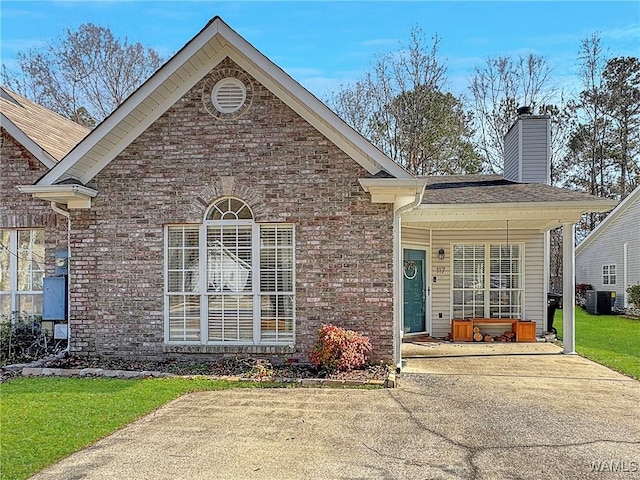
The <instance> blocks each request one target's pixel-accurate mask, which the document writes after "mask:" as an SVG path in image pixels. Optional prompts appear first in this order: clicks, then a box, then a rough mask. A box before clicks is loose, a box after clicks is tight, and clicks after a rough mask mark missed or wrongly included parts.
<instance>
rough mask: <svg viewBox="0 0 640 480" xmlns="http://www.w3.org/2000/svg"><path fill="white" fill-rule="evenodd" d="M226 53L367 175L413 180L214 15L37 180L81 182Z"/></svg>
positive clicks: (142, 130) (95, 172) (46, 182)
mask: <svg viewBox="0 0 640 480" xmlns="http://www.w3.org/2000/svg"><path fill="white" fill-rule="evenodd" d="M225 57H229V58H231V59H232V60H233V61H234V62H236V63H237V64H238V65H239V66H240V67H241V68H243V69H245V70H246V71H247V73H249V74H250V75H252V76H253V77H254V78H255V79H256V80H257V81H258V82H260V83H262V84H263V85H264V86H265V87H266V88H268V89H269V90H270V91H271V92H273V94H274V95H276V96H277V97H278V98H280V99H281V100H282V101H283V102H284V103H286V104H287V105H288V106H289V107H291V108H292V109H293V110H294V111H295V112H296V113H298V114H299V115H300V116H301V117H303V118H304V119H305V120H306V121H307V122H309V123H310V124H311V125H312V126H314V127H315V128H316V129H318V131H320V132H321V133H322V134H323V135H325V136H326V137H327V138H328V139H329V140H331V141H332V142H333V143H334V144H335V145H336V146H337V147H338V148H340V149H341V150H342V151H344V152H345V153H346V154H347V155H349V156H350V157H351V158H353V159H354V160H355V161H357V162H358V163H359V164H360V165H362V167H363V168H365V169H366V170H367V171H368V172H369V173H370V174H372V175H374V174H376V173H378V171H380V170H386V171H387V172H388V173H390V174H391V175H393V176H395V177H398V178H413V177H412V175H411V174H409V173H408V172H407V171H406V170H404V169H403V168H402V167H400V166H399V165H398V164H396V163H395V162H394V161H393V160H391V159H390V158H389V157H387V156H386V155H384V154H383V153H382V152H381V151H380V150H379V149H377V148H376V147H374V146H373V145H372V144H371V143H369V142H368V141H367V140H366V139H365V138H364V137H362V136H361V135H360V134H359V133H357V132H356V131H355V130H353V129H352V128H351V127H349V126H348V125H347V124H346V123H345V122H344V121H342V120H341V119H340V118H339V117H338V116H337V115H336V114H335V113H333V112H332V111H331V110H330V109H329V108H328V107H327V106H325V105H324V104H323V103H322V102H320V101H319V100H318V99H317V98H316V97H314V96H313V95H312V94H311V93H310V92H308V91H307V90H306V89H305V88H303V87H302V86H301V85H300V84H299V83H298V82H296V81H295V80H293V79H292V78H291V77H290V76H289V75H287V74H286V73H285V72H284V71H283V70H282V69H281V68H279V67H278V66H276V65H275V64H274V63H272V62H271V61H270V60H269V59H267V57H265V56H264V55H262V54H261V53H260V52H259V51H258V50H256V49H255V48H254V47H253V46H252V45H251V44H249V43H248V42H247V41H246V40H244V39H243V38H242V37H241V36H240V35H238V34H237V33H236V32H235V31H233V30H232V29H231V28H230V27H229V26H228V25H227V24H225V23H224V22H223V21H222V20H221V19H220V18H219V17H216V18H215V19H214V20H212V21H211V22H210V23H209V24H208V25H207V26H206V27H205V28H204V29H203V30H202V31H201V32H200V33H198V34H197V35H196V36H195V37H194V38H193V39H192V40H191V41H189V42H188V43H187V44H186V45H185V46H184V47H183V48H182V49H181V50H180V51H179V52H178V53H177V54H176V55H175V56H174V57H173V58H171V59H170V60H169V61H168V62H167V63H165V64H164V65H163V66H162V67H161V68H160V69H159V70H158V71H157V72H156V73H154V74H153V75H152V76H151V77H150V78H149V79H148V80H147V81H146V82H145V83H144V84H143V85H142V86H141V87H140V88H138V90H136V91H135V92H134V93H133V94H132V95H131V96H130V97H129V98H128V99H127V100H126V101H125V102H124V103H123V104H122V105H120V107H118V108H117V109H116V110H115V111H114V112H113V113H112V114H111V115H110V116H109V117H107V118H106V119H105V120H104V121H103V122H102V123H101V124H100V125H98V127H96V128H95V129H94V130H93V131H92V132H91V133H90V134H89V135H88V136H87V137H86V138H85V139H84V140H83V141H82V142H80V143H79V144H78V145H77V146H76V147H75V148H74V149H73V150H72V151H71V152H70V153H69V154H68V155H67V156H66V157H65V158H63V159H62V160H61V161H60V162H59V163H58V164H57V165H56V166H55V167H54V168H53V169H52V170H51V171H50V172H49V173H48V174H47V175H45V176H44V177H43V178H42V179H41V180H40V181H39V182H38V184H39V185H52V184H54V183H56V182H58V181H60V180H64V179H66V178H74V179H77V180H79V181H80V182H82V183H83V184H86V183H88V182H89V181H91V180H92V179H93V177H95V175H97V174H98V173H99V172H100V171H101V170H102V169H103V168H105V167H106V166H107V165H108V164H109V162H111V160H113V159H114V158H115V157H116V156H117V155H118V154H119V153H120V152H122V151H123V150H124V149H125V148H126V147H127V146H128V145H129V144H130V143H131V142H133V141H134V140H135V139H136V138H137V137H138V136H139V135H140V134H141V133H143V132H144V131H145V130H146V129H147V128H148V127H149V126H150V125H151V124H152V123H153V122H154V121H156V120H157V119H158V118H159V117H160V116H161V115H162V114H163V113H164V112H165V111H167V110H168V109H169V108H170V107H171V106H172V105H173V104H174V103H175V102H176V101H178V99H180V98H181V97H182V96H183V95H184V94H186V93H187V92H188V91H189V90H190V89H191V88H192V87H193V86H194V85H195V84H196V83H198V82H199V81H200V80H201V79H202V78H203V77H204V76H205V75H207V74H208V73H209V72H210V71H211V70H212V69H213V68H215V67H216V65H218V64H219V63H220V62H221V61H222V60H223V59H224V58H225Z"/></svg>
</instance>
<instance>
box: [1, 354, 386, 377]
mask: <svg viewBox="0 0 640 480" xmlns="http://www.w3.org/2000/svg"><path fill="white" fill-rule="evenodd" d="M42 366H43V367H47V368H68V369H83V368H102V369H105V370H129V371H157V372H164V373H172V374H175V375H211V376H215V377H227V376H228V377H243V378H249V379H256V380H263V379H265V378H269V377H271V378H289V379H305V378H323V379H332V380H386V379H387V376H388V374H389V367H388V366H387V365H386V364H377V365H367V366H366V367H365V368H363V369H360V370H352V371H350V372H335V373H328V372H325V371H323V370H317V369H316V368H314V367H313V365H311V364H309V363H284V364H282V365H273V364H271V363H270V362H269V361H268V360H265V359H256V358H223V359H219V360H214V361H209V362H185V361H178V360H169V361H163V362H151V361H138V360H124V359H105V358H84V357H66V358H62V359H59V360H54V361H51V362H48V363H46V364H45V365H42ZM9 378H10V377H9Z"/></svg>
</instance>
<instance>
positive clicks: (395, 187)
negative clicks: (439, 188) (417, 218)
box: [358, 178, 425, 204]
mask: <svg viewBox="0 0 640 480" xmlns="http://www.w3.org/2000/svg"><path fill="white" fill-rule="evenodd" d="M358 182H360V185H361V186H362V188H363V189H364V191H365V192H367V193H369V194H370V195H371V202H372V203H394V204H395V203H397V201H398V200H399V199H403V198H408V197H411V201H413V200H414V199H415V198H416V195H420V193H421V192H422V188H423V187H424V182H425V181H424V180H423V179H418V178H411V179H398V178H360V179H358Z"/></svg>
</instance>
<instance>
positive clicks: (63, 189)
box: [17, 184, 98, 210]
mask: <svg viewBox="0 0 640 480" xmlns="http://www.w3.org/2000/svg"><path fill="white" fill-rule="evenodd" d="M17 188H18V190H19V191H20V192H22V193H27V194H31V195H33V197H34V198H38V199H40V200H46V201H49V202H56V203H62V204H65V205H66V206H67V207H68V208H69V209H71V210H73V209H88V208H91V199H92V198H94V197H95V196H96V195H98V192H97V191H96V190H94V189H92V188H88V187H85V186H83V185H68V184H65V185H18V187H17Z"/></svg>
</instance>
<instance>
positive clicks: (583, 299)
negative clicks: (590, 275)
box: [576, 283, 593, 308]
mask: <svg viewBox="0 0 640 480" xmlns="http://www.w3.org/2000/svg"><path fill="white" fill-rule="evenodd" d="M587 290H593V285H589V284H588V283H579V284H577V285H576V303H577V304H578V305H580V306H581V307H583V308H585V307H586V306H587Z"/></svg>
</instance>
